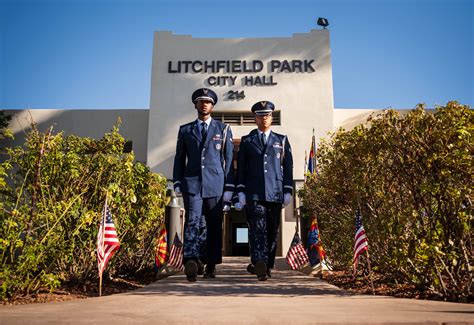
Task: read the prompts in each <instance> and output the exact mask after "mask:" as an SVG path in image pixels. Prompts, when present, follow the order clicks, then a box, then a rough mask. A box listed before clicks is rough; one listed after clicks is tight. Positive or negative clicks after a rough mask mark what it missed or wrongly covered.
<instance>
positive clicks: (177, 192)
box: [174, 186, 181, 195]
mask: <svg viewBox="0 0 474 325" xmlns="http://www.w3.org/2000/svg"><path fill="white" fill-rule="evenodd" d="M174 192H175V193H176V195H178V194H181V189H180V188H179V186H177V187H175V189H174Z"/></svg>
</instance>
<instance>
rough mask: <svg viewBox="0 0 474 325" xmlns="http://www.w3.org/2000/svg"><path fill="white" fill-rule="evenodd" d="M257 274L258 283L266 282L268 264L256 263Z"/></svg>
mask: <svg viewBox="0 0 474 325" xmlns="http://www.w3.org/2000/svg"><path fill="white" fill-rule="evenodd" d="M254 269H255V274H256V275H257V279H258V281H265V280H266V279H267V264H266V263H265V262H264V261H258V262H257V263H255V268H254Z"/></svg>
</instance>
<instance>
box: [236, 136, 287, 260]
mask: <svg viewBox="0 0 474 325" xmlns="http://www.w3.org/2000/svg"><path fill="white" fill-rule="evenodd" d="M237 166H238V169H237V177H238V181H237V188H236V192H237V193H238V192H243V193H245V195H246V201H247V204H246V207H245V209H246V215H247V222H248V225H249V240H250V252H251V261H252V264H254V265H255V264H256V262H257V261H263V262H265V264H266V265H267V267H268V268H270V269H271V268H273V267H274V265H275V255H276V248H277V242H278V231H279V227H280V218H281V209H282V203H283V196H284V194H285V193H290V194H292V193H293V157H292V153H291V146H290V143H289V142H288V139H287V137H286V136H285V135H282V134H278V133H275V132H273V131H271V132H270V135H269V136H268V139H267V143H266V145H263V143H262V141H261V139H260V136H259V132H258V130H257V129H255V130H253V131H251V132H250V133H249V134H248V135H247V136H244V137H242V139H241V143H240V147H239V153H238V165H237Z"/></svg>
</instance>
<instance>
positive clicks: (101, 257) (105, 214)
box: [97, 201, 120, 275]
mask: <svg viewBox="0 0 474 325" xmlns="http://www.w3.org/2000/svg"><path fill="white" fill-rule="evenodd" d="M119 248H120V242H119V240H118V237H117V231H115V225H114V221H113V220H112V214H111V213H110V210H109V207H108V206H107V201H105V205H104V210H103V211H102V221H101V223H100V227H99V233H98V234H97V263H98V267H99V275H102V272H103V271H104V269H105V268H106V266H107V263H108V262H109V260H110V259H111V258H112V256H114V254H115V252H116V251H118V249H119Z"/></svg>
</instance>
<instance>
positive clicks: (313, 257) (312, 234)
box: [308, 216, 326, 266]
mask: <svg viewBox="0 0 474 325" xmlns="http://www.w3.org/2000/svg"><path fill="white" fill-rule="evenodd" d="M308 246H309V247H308V257H309V262H310V264H311V266H315V265H317V264H318V263H320V262H322V261H323V260H324V258H325V257H326V252H325V251H324V248H323V246H322V243H321V236H320V234H319V227H318V221H317V220H316V216H313V217H312V220H311V227H310V228H309V234H308Z"/></svg>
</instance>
